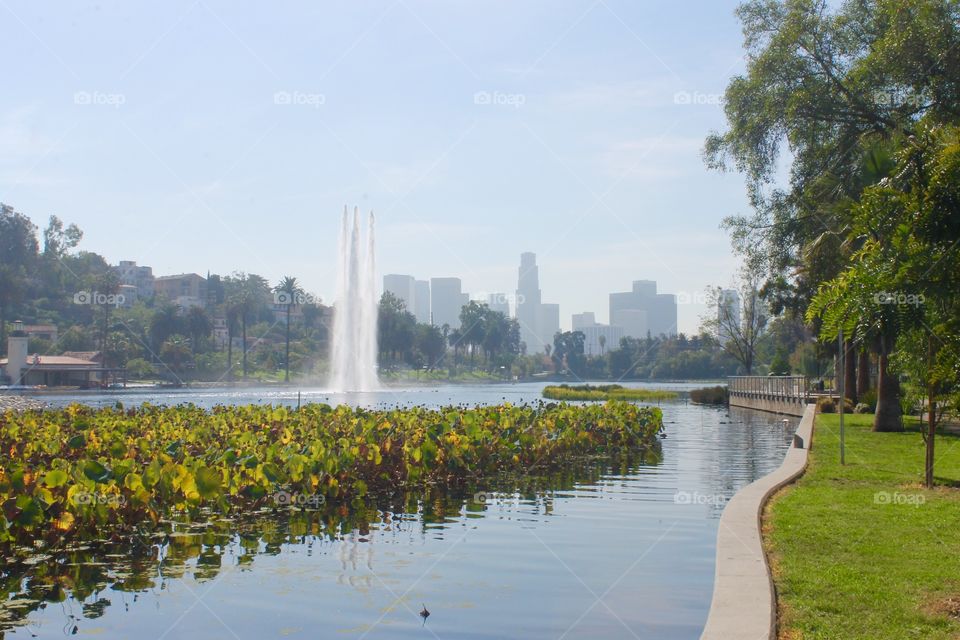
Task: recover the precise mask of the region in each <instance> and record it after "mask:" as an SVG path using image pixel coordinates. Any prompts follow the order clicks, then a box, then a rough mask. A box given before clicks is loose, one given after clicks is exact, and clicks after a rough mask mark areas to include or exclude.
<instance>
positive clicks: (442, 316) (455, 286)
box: [430, 278, 470, 329]
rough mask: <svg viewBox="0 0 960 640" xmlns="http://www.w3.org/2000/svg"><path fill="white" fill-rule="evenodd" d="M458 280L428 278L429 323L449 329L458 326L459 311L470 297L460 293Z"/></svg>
mask: <svg viewBox="0 0 960 640" xmlns="http://www.w3.org/2000/svg"><path fill="white" fill-rule="evenodd" d="M461 288H462V284H461V282H460V278H430V315H431V316H432V318H431V322H432V323H433V324H434V325H436V326H438V327H442V326H443V325H448V326H449V327H450V328H451V329H456V328H458V327H459V326H460V310H461V309H462V308H463V306H464V305H465V304H467V302H469V300H470V297H469V296H468V295H467V294H466V293H463V291H461Z"/></svg>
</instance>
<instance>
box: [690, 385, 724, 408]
mask: <svg viewBox="0 0 960 640" xmlns="http://www.w3.org/2000/svg"><path fill="white" fill-rule="evenodd" d="M690 401H691V402H695V403H697V404H716V405H727V404H729V402H730V396H729V395H728V393H727V388H726V387H725V386H722V385H717V386H715V387H703V388H701V389H693V390H692V391H690Z"/></svg>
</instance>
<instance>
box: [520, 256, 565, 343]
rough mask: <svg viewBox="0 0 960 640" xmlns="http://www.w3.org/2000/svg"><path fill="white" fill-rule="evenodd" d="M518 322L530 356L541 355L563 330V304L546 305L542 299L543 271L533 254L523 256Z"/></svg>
mask: <svg viewBox="0 0 960 640" xmlns="http://www.w3.org/2000/svg"><path fill="white" fill-rule="evenodd" d="M517 322H518V323H519V324H520V340H521V341H522V342H524V343H526V345H527V353H541V352H543V350H544V347H545V346H546V345H548V344H549V345H552V344H553V335H554V334H555V333H556V332H557V331H559V330H560V305H558V304H544V303H543V302H542V300H541V296H540V268H539V267H538V266H537V256H536V254H534V253H529V252H527V253H521V254H520V269H519V271H518V277H517Z"/></svg>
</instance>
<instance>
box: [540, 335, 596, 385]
mask: <svg viewBox="0 0 960 640" xmlns="http://www.w3.org/2000/svg"><path fill="white" fill-rule="evenodd" d="M585 339H586V336H584V335H583V332H582V331H563V332H560V331H558V332H557V333H556V334H555V335H554V336H553V349H552V352H551V353H552V355H551V356H550V357H551V358H552V359H553V364H554V369H555V370H556V371H557V373H560V372H561V371H563V370H564V369H567V370H569V371H570V373H572V374H573V375H574V376H576V377H577V378H581V377H582V376H583V375H584V373H585V369H586V363H587V361H586V358H585V357H584V355H583V344H584V341H585ZM548 346H549V345H548Z"/></svg>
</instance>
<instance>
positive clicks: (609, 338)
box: [571, 311, 624, 356]
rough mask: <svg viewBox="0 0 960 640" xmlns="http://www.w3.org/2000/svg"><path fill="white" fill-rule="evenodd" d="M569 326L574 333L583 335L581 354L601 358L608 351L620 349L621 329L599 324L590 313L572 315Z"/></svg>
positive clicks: (622, 333)
mask: <svg viewBox="0 0 960 640" xmlns="http://www.w3.org/2000/svg"><path fill="white" fill-rule="evenodd" d="M571 325H572V327H573V330H574V331H579V332H580V333H582V334H583V353H584V354H586V355H588V356H602V355H604V354H605V353H606V352H607V351H609V350H610V349H619V348H620V339H621V338H622V337H623V335H624V330H623V327H621V326H617V325H608V324H599V323H598V322H597V320H596V315H595V314H594V313H593V312H592V311H584V312H583V313H575V314H573V315H572V316H571Z"/></svg>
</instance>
